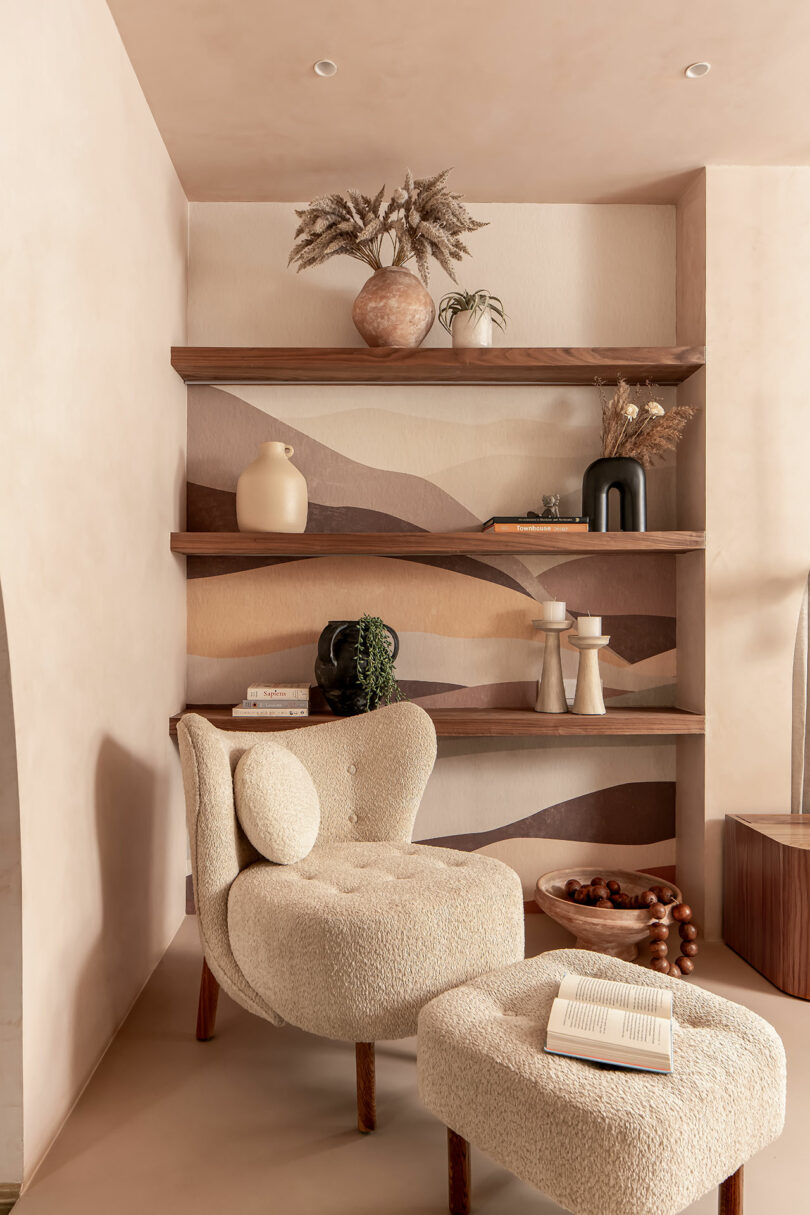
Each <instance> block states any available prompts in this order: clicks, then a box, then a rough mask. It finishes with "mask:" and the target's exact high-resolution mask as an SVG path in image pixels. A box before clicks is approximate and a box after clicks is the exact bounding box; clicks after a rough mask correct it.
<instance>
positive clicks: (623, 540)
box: [171, 532, 706, 557]
mask: <svg viewBox="0 0 810 1215" xmlns="http://www.w3.org/2000/svg"><path fill="white" fill-rule="evenodd" d="M171 547H172V552H174V553H184V554H185V555H186V556H187V557H334V556H344V557H349V556H354V557H356V556H365V557H456V556H477V557H486V556H490V557H494V556H503V555H504V554H512V555H513V556H529V555H532V554H543V553H569V554H571V555H573V556H576V555H582V556H585V555H588V554H599V553H691V552H695V551H697V550H699V549H703V548H705V547H706V537H705V534H704V533H703V532H560V533H559V534H555V533H552V532H538V533H534V534H530V535H516V534H514V533H501V534H498V535H491V534H489V533H484V532H303V533H298V534H290V533H288V532H173V533H172V539H171Z"/></svg>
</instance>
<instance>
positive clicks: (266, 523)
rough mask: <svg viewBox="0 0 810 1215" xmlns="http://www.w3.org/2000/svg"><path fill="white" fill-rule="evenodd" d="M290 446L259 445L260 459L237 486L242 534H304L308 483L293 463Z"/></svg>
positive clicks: (238, 514) (237, 505) (237, 507)
mask: <svg viewBox="0 0 810 1215" xmlns="http://www.w3.org/2000/svg"><path fill="white" fill-rule="evenodd" d="M294 450H295V449H294V448H292V447H291V446H290V445H289V443H260V444H259V455H258V458H257V459H255V460H254V461H253V463H252V464H248V466H247V468H246V469H245V471H244V472H243V473H242V475H241V477H240V478H239V480H238V482H237V484H236V520H237V523H238V524H239V530H240V532H302V531H304V530H305V528H306V526H307V483H306V480H305V479H304V475H303V473H301V472H299V471H298V469H297V468H295V467H294V465H292V464H291V463H290V456H291V455H292V454H293V451H294Z"/></svg>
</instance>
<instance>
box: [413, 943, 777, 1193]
mask: <svg viewBox="0 0 810 1215" xmlns="http://www.w3.org/2000/svg"><path fill="white" fill-rule="evenodd" d="M568 971H573V972H574V973H576V974H581V975H594V976H596V977H598V978H603V979H618V980H620V981H621V980H624V981H626V982H631V983H640V984H644V985H646V986H651V987H668V988H671V990H672V991H673V993H674V1016H675V1021H676V1028H675V1071H674V1072H673V1073H672V1074H671V1075H667V1076H659V1075H653V1074H651V1073H647V1072H635V1071H629V1070H622V1069H617V1068H606V1067H604V1066H601V1065H598V1064H592V1063H584V1062H582V1061H581V1060H575V1059H567V1058H563V1057H561V1056H556V1055H547V1054H546V1053H545V1052H544V1050H543V1046H544V1044H545V1037H546V1026H547V1023H548V1015H549V1011H550V1009H551V1003H552V1000H553V999H554V996H555V995H556V994H557V989H558V987H559V983H560V980H561V979H562V977H563V975H564V974H565V973H566V972H568ZM418 1063H419V1091H420V1094H421V1096H422V1099H423V1101H424V1102H425V1104H426V1105H427V1107H428V1108H429V1109H430V1110H431V1111H432V1112H433V1113H434V1114H436V1115H437V1116H438V1117H439V1118H441V1120H442V1121H443V1122H444V1123H445V1124H446V1125H447V1126H449V1127H450V1128H451V1129H452V1130H454V1131H455V1132H456V1133H457V1134H458V1135H461V1136H462V1137H463V1138H464V1139H468V1140H469V1141H470V1142H472V1143H474V1144H477V1145H478V1147H480V1148H481V1149H482V1150H483V1151H485V1152H486V1153H487V1154H488V1155H489V1156H491V1157H492V1158H493V1159H494V1160H496V1161H498V1162H499V1163H500V1164H502V1165H504V1166H505V1167H506V1168H508V1169H510V1170H511V1172H513V1173H515V1174H516V1175H517V1176H518V1177H520V1178H522V1179H523V1180H524V1181H527V1182H529V1183H530V1184H532V1185H534V1186H536V1187H537V1188H538V1189H540V1190H542V1191H543V1192H544V1193H545V1194H547V1195H548V1196H549V1197H550V1198H552V1199H553V1200H554V1201H555V1202H557V1203H559V1204H560V1206H562V1207H564V1208H565V1209H566V1210H568V1211H572V1212H574V1215H605V1213H606V1212H608V1211H609V1212H611V1213H612V1215H675V1213H676V1212H679V1211H682V1210H683V1209H684V1208H685V1207H687V1206H689V1205H690V1203H692V1202H694V1201H695V1199H697V1198H698V1197H699V1196H700V1195H701V1194H703V1193H705V1192H706V1191H707V1190H710V1189H712V1188H713V1187H714V1186H716V1185H719V1184H720V1182H722V1181H723V1180H725V1178H726V1177H729V1176H730V1175H731V1174H732V1173H734V1172H736V1170H737V1169H738V1168H739V1167H740V1165H742V1164H743V1163H744V1162H745V1161H746V1160H747V1159H748V1158H749V1157H751V1156H753V1155H754V1153H755V1152H758V1151H759V1150H760V1149H761V1148H763V1147H765V1146H766V1145H767V1144H768V1143H770V1142H771V1141H772V1140H773V1139H775V1138H776V1137H777V1136H778V1135H779V1134H780V1132H781V1130H782V1126H783V1122H784V1110H785V1054H784V1049H783V1047H782V1043H781V1041H780V1039H779V1037H778V1035H777V1033H776V1031H775V1030H774V1029H773V1028H772V1027H771V1026H770V1025H768V1023H767V1022H766V1021H763V1020H762V1018H761V1017H758V1016H756V1015H755V1014H754V1013H752V1012H750V1011H749V1010H748V1009H747V1008H743V1007H741V1005H739V1004H732V1003H730V1002H729V1001H728V1000H724V999H722V998H721V997H720V996H715V995H712V994H711V993H710V992H707V991H703V990H702V989H701V988H699V987H696V986H694V985H692V984H687V983H684V982H683V980H678V979H668V978H662V977H660V976H659V975H657V974H656V973H655V972H654V971H651V970H643V969H641V968H640V967H638V966H633V965H631V964H630V963H628V962H620V961H618V960H617V959H615V958H609V957H606V956H604V955H603V954H596V953H586V952H585V951H582V950H575V949H563V950H557V951H555V952H553V953H547V954H541V955H540V957H537V958H532V959H530V960H528V961H525V962H520V963H518V964H517V965H514V966H510V967H507V968H506V969H504V970H501V971H499V972H497V973H495V974H490V975H486V976H485V977H483V978H481V979H477V980H475V981H474V982H472V983H468V984H467V985H466V986H463V987H459V988H458V989H457V990H455V991H450V992H447V993H446V994H444V995H442V996H439V997H438V998H437V999H436V1000H434V1001H433V1002H432V1003H431V1004H429V1005H428V1006H427V1007H426V1008H425V1009H423V1011H422V1013H421V1015H420V1017H419V1046H418Z"/></svg>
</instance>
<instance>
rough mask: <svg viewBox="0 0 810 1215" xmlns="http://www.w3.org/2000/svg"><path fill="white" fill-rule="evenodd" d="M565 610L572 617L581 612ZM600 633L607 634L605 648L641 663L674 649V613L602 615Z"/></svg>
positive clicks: (628, 659)
mask: <svg viewBox="0 0 810 1215" xmlns="http://www.w3.org/2000/svg"><path fill="white" fill-rule="evenodd" d="M568 610H569V612H570V614H571V615H572V616H573V617H574V619H576V618H577V617H578V616H582V615H583V613H582V612H575V611H574V610H573V608H569V609H568ZM602 632H603V633H607V634H608V635H609V637H610V647H609V648H610V649H611V650H613V653H614V654H618V655H619V657H620V658H623V659H624V660H625V662H631V663H633V662H643V661H644V660H645V658H652V657H653V655H654V654H665V653H666V652H667V651H668V650H674V649H675V617H674V616H638V615H621V616H603V617H602Z"/></svg>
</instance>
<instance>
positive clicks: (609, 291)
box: [188, 202, 675, 391]
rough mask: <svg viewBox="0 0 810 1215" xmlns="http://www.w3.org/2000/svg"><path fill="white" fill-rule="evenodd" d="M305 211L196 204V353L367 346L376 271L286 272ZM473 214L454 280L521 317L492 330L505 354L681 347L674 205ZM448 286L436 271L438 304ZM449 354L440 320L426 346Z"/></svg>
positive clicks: (335, 263)
mask: <svg viewBox="0 0 810 1215" xmlns="http://www.w3.org/2000/svg"><path fill="white" fill-rule="evenodd" d="M295 205H296V204H294V203H194V202H193V203H191V204H190V208H189V211H190V234H189V307H188V332H189V343H190V344H192V345H243V346H250V345H257V346H261V345H265V346H313V345H320V346H359V345H362V344H363V343H362V340H361V338H360V336H359V334H358V333H357V331H356V329H355V328H354V326H353V324H352V319H351V304H352V300H353V299H354V297H355V296H356V295H357V292H358V291H359V290H360V288H361V287H362V285H363V283H364V282H365V280H366V278H367V277H368V269H367V267H366V266H364V265H363V264H362V262H357V261H353V260H352V259H351V258H346V257H336V258H333V259H332V260H331V261H329V262H326V263H325V264H324V265H323V266H318V267H317V268H316V269H314V270H306V271H304V272H303V273H301V274H296V273H295V272H294V271H293V270H288V269H287V268H286V266H287V257H288V255H289V252H290V249H291V248H292V244H293V233H294V231H295V226H296V224H297V222H298V221H297V219H296V217H295V213H294V206H295ZM298 205H299V206H301V205H304V204H298ZM470 210H471V212H472V214H473V215H474V216H475V218H476V219H483V220H488V221H490V226H489V227H487V228H482V229H480V230H479V231H478V232H473V233H471V234H470V236H469V238H468V242H467V243H468V246H469V249H470V252H471V254H472V257H471V258H470V259H468V260H466V261H465V262H463V263H462V264H461V265H460V266H459V269H458V272H457V273H458V278H459V282H460V283H461V284H462V285H463V286H466V287H467V288H469V289H474V288H477V287H481V286H483V287H487V288H489V290H490V291H494V292H495V293H496V294H499V295H500V296H501V297H502V298H503V301H504V304H505V305H506V310H507V312H508V313H509V316H510V318H511V319H510V325H509V329H508V330H507V333H506V336H503V335H501V334H498V333H497V331H496V339H495V344H496V345H502V346H578V345H581V346H611V345H615V346H620V345H628V346H630V345H635V346H647V345H650V346H652V345H656V344H661V345H665V344H669V343H671V342H673V341H674V340H675V292H674V274H675V209H674V207H669V206H630V205H613V206H594V205H577V204H542V203H537V204H535V203H475V204H470ZM452 287H453V283H452V282H451V281H450V279H449V278H448V277H447V275H446V274H445V273H444V271H443V270H442V269H441V267H439V266H438V265H436V264H435V263H432V266H431V281H430V292H431V294H432V295H433V297H434V299H436V300H438V299H439V298H440V296H442V295H443V294H444V292H445V291H448V290H450V289H451V288H452ZM448 343H449V338H448V335H447V334H446V333H445V332H444V330H443V329H441V328H440V326H439V325H438V323H437V324H435V325H434V327H433V329H432V330H431V332H430V333H429V334H428V336H427V339H426V341H425V345H426V346H445V345H447V344H448ZM439 391H441V390H439Z"/></svg>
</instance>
